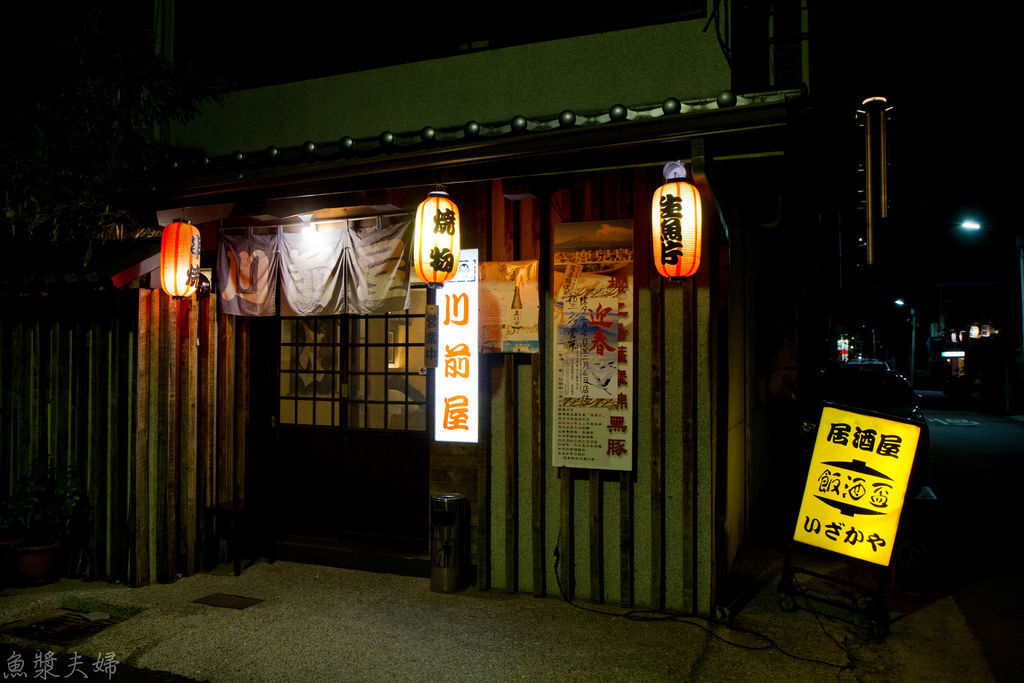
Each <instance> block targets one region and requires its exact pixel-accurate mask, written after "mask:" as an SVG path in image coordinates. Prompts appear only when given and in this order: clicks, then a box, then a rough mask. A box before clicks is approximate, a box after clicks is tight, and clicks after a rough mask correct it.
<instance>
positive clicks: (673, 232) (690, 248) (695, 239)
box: [651, 164, 701, 280]
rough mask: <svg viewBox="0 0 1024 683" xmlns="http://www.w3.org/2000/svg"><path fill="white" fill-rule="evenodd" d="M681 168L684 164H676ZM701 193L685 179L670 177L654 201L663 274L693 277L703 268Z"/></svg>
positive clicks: (653, 220) (656, 243) (656, 244)
mask: <svg viewBox="0 0 1024 683" xmlns="http://www.w3.org/2000/svg"><path fill="white" fill-rule="evenodd" d="M677 166H678V167H679V168H681V164H679V165H677ZM700 229H701V213H700V193H699V192H698V191H697V188H696V187H694V186H693V185H691V184H690V183H688V182H686V181H685V180H683V179H682V178H671V179H670V180H669V181H668V182H666V183H665V184H664V185H662V186H661V187H659V188H658V189H657V191H656V192H655V193H654V199H653V200H652V202H651V241H652V243H653V247H654V266H655V267H656V268H657V269H658V272H659V273H661V275H662V276H663V277H667V278H669V279H671V280H678V279H682V278H684V277H690V276H691V275H693V274H694V273H696V272H697V269H698V268H699V267H700Z"/></svg>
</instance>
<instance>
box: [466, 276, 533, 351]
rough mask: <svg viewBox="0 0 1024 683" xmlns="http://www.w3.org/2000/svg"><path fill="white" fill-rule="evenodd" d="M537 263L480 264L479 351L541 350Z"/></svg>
mask: <svg viewBox="0 0 1024 683" xmlns="http://www.w3.org/2000/svg"><path fill="white" fill-rule="evenodd" d="M539 268H540V262H539V261H537V260H536V259H534V260H532V261H485V262H483V263H481V264H480V351H481V353H540V326H539V319H540V293H539V291H538V288H537V271H538V270H539Z"/></svg>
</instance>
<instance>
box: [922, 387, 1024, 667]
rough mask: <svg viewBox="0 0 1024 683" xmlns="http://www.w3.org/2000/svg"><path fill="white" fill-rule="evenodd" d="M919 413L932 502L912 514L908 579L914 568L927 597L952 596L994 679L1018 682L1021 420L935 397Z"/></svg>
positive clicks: (1023, 536) (1023, 600) (1022, 606)
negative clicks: (913, 555) (925, 432)
mask: <svg viewBox="0 0 1024 683" xmlns="http://www.w3.org/2000/svg"><path fill="white" fill-rule="evenodd" d="M924 409H925V415H926V418H927V421H928V425H929V430H930V433H931V449H930V454H929V460H928V469H927V472H926V475H925V482H926V484H928V485H930V486H931V488H932V490H933V491H934V492H935V495H936V496H937V499H936V500H935V501H931V502H930V503H920V504H918V506H917V510H916V511H915V512H914V513H913V514H914V515H916V517H915V518H913V526H912V529H913V530H914V532H915V533H916V534H917V541H918V542H917V544H916V547H917V548H918V549H919V550H920V553H919V555H920V557H919V558H918V559H919V560H920V564H919V565H918V566H917V567H916V568H915V569H911V570H910V571H908V574H913V572H914V571H915V570H916V571H917V572H918V577H917V578H919V579H920V580H923V581H927V582H928V583H929V584H930V586H929V588H930V590H929V592H935V593H937V594H948V595H952V597H953V598H954V600H955V601H956V603H957V605H958V606H959V607H960V609H961V611H962V612H963V614H964V616H965V617H966V619H967V622H968V625H969V626H970V628H971V629H972V630H973V631H974V633H975V635H976V636H977V638H978V640H979V642H980V643H981V647H982V650H983V652H984V654H985V656H986V658H987V659H988V660H989V662H990V663H991V666H992V671H993V673H994V674H995V676H996V678H997V680H1024V648H1021V644H1022V643H1024V586H1022V583H1021V581H1022V573H1021V561H1022V560H1024V524H1022V520H1021V514H1020V500H1021V486H1022V484H1024V419H1021V418H1020V416H1017V418H1015V417H1013V416H993V415H988V414H985V413H981V412H975V411H970V410H955V409H952V406H950V405H949V404H946V403H943V402H941V400H939V401H937V400H936V399H935V398H932V399H931V401H929V400H928V399H927V398H926V400H925V404H924ZM931 503H934V505H932V504H931ZM907 521H908V522H909V521H911V520H907Z"/></svg>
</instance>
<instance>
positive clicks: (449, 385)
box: [434, 249, 480, 443]
mask: <svg viewBox="0 0 1024 683" xmlns="http://www.w3.org/2000/svg"><path fill="white" fill-rule="evenodd" d="M435 301H436V302H437V309H438V310H437V314H438V330H437V368H436V369H435V371H434V378H435V379H434V440H435V441H456V442H462V443H476V442H477V432H478V429H477V425H478V422H479V414H480V411H479V400H478V395H477V394H478V391H477V387H478V386H479V381H480V379H479V371H478V358H479V355H480V351H479V348H478V342H477V335H478V331H477V328H478V324H479V310H478V309H479V305H480V302H479V297H478V292H477V250H476V249H463V250H462V253H461V256H460V260H459V269H458V271H457V273H456V274H455V276H454V277H453V278H452V279H451V280H449V281H448V282H446V283H445V284H444V286H443V287H441V288H439V289H438V290H437V294H436V299H435Z"/></svg>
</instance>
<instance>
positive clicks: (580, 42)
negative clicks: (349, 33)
mask: <svg viewBox="0 0 1024 683" xmlns="http://www.w3.org/2000/svg"><path fill="white" fill-rule="evenodd" d="M704 23H705V20H704V19H695V20H689V21H683V22H675V23H670V24H663V25H660V26H649V27H643V28H635V29H626V30H621V31H612V32H608V33H599V34H594V35H589V36H581V37H577V38H569V39H564V40H557V41H548V42H542V43H533V44H529V45H521V46H516V47H509V48H502V49H498V50H491V51H486V52H477V53H472V54H466V55H460V56H457V57H448V58H445V59H437V60H431V61H423V62H415V63H412V64H404V65H399V66H392V67H386V68H381V69H372V70H368V71H361V72H356V73H350V74H342V75H338V76H330V77H325V78H318V79H312V80H307V81H299V82H294V83H286V84H282V85H275V86H268V87H265V88H256V89H253V90H244V91H239V92H235V93H231V94H229V95H227V96H226V97H225V98H224V100H223V102H222V103H220V104H212V105H208V106H206V107H205V108H204V109H203V110H202V112H201V115H200V116H199V117H198V118H197V119H196V120H194V121H193V122H191V123H190V124H188V125H186V126H182V125H175V126H174V127H172V129H171V130H170V140H171V142H172V143H174V144H178V145H184V146H189V147H195V148H198V149H202V150H204V151H205V152H206V153H207V154H210V155H214V156H216V155H221V154H229V153H231V152H233V151H236V150H241V151H254V150H262V149H264V148H266V147H268V146H270V145H276V146H278V147H289V146H294V145H300V144H302V143H303V142H305V141H307V140H313V141H328V140H337V139H339V138H341V137H344V136H346V135H347V136H351V137H353V138H355V139H359V138H363V137H376V136H377V135H379V134H380V133H381V132H383V131H385V130H389V131H391V132H393V133H396V134H397V133H403V132H415V131H419V130H420V129H422V128H423V127H424V126H428V125H429V126H433V127H434V128H436V129H443V128H448V127H461V126H462V125H464V124H465V123H466V122H467V121H470V120H475V121H477V122H478V123H480V124H489V123H497V122H507V121H509V120H511V119H512V118H513V117H514V116H517V115H522V116H526V117H527V118H551V117H554V116H557V115H558V113H559V112H560V111H562V110H564V109H571V110H573V111H574V112H576V113H578V114H586V113H597V112H606V111H607V110H608V109H609V108H610V107H611V106H612V105H614V104H623V105H625V106H627V107H639V106H645V105H648V106H649V105H656V104H660V103H661V102H663V101H664V100H665V99H666V98H668V97H675V98H678V99H680V100H682V101H684V102H685V101H687V100H694V99H700V98H713V97H715V95H717V94H718V92H720V91H721V90H725V89H727V88H729V85H730V82H729V81H730V76H729V70H728V66H727V65H726V62H725V59H724V57H723V56H722V53H721V51H720V50H719V47H718V43H717V41H716V39H715V37H714V34H713V33H712V32H708V33H705V32H703V30H702V29H703V26H704ZM282 49H288V48H282ZM292 49H301V47H300V46H296V47H295V48H292ZM338 49H339V50H341V49H344V43H343V42H342V41H341V40H339V45H338ZM381 49H387V39H386V37H384V36H382V39H381Z"/></svg>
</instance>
